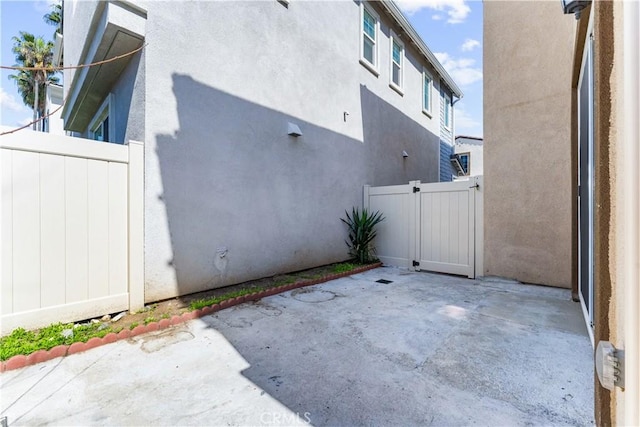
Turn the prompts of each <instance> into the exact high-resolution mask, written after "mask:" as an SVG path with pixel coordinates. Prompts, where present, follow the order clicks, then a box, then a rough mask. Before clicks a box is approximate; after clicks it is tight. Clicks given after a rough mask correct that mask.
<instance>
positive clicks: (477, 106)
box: [0, 0, 482, 136]
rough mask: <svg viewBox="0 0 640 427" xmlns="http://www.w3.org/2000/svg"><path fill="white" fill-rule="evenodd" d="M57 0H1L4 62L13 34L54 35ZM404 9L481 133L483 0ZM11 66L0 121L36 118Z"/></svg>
mask: <svg viewBox="0 0 640 427" xmlns="http://www.w3.org/2000/svg"><path fill="white" fill-rule="evenodd" d="M51 3H52V0H37V1H26V0H18V1H7V0H2V1H0V23H1V24H2V25H1V26H0V27H1V28H2V30H1V33H0V37H1V38H0V56H1V63H2V65H13V64H14V63H15V58H14V55H13V53H12V52H11V47H12V45H13V43H12V42H11V38H12V37H13V36H14V35H17V34H18V32H19V31H28V32H30V33H33V34H35V35H38V36H43V37H44V38H45V39H51V37H52V35H53V31H54V27H52V26H49V25H47V24H46V23H45V22H44V21H43V19H42V17H43V15H44V14H45V13H47V12H48V11H49V5H50V4H51ZM398 4H399V5H400V7H401V8H402V9H403V11H404V12H405V14H406V15H407V17H408V18H409V21H410V22H411V24H412V25H413V26H414V27H415V29H416V30H417V31H418V34H420V36H421V37H422V38H423V40H424V41H425V42H426V43H427V45H428V46H429V48H430V49H431V50H432V51H433V52H434V54H435V55H436V57H437V58H438V60H439V61H440V62H441V63H442V65H444V67H445V69H447V71H448V72H449V73H450V74H451V76H452V77H453V79H454V80H455V81H456V82H457V83H458V85H459V86H460V88H461V89H462V91H463V92H464V98H463V99H462V100H461V101H460V102H458V103H457V104H456V106H455V114H456V115H455V119H456V122H455V126H456V134H457V135H471V136H482V2H481V1H479V0H477V1H468V0H401V1H398ZM9 74H11V72H10V71H7V70H2V75H1V78H0V103H1V104H2V108H1V110H0V124H3V125H7V126H16V125H18V124H24V123H26V122H29V121H30V120H31V114H32V113H31V110H30V109H29V108H28V107H26V106H25V105H23V103H22V100H21V98H20V96H19V95H18V92H17V90H16V88H15V85H14V83H13V82H12V81H10V80H9V79H8V77H7V76H8V75H9Z"/></svg>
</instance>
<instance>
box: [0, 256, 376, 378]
mask: <svg viewBox="0 0 640 427" xmlns="http://www.w3.org/2000/svg"><path fill="white" fill-rule="evenodd" d="M380 266H382V263H380V262H378V263H375V264H369V265H365V266H362V267H358V268H355V269H353V270H350V271H346V272H344V273H336V274H331V275H329V276H324V277H321V278H319V279H311V280H302V281H300V282H295V283H291V284H289V285H282V286H277V287H275V288H269V289H265V290H263V291H260V292H254V293H252V294H248V295H245V296H242V297H237V298H231V299H228V300H225V301H222V302H221V303H219V304H213V305H210V306H207V307H204V308H201V309H198V310H194V311H190V312H187V313H183V314H182V315H181V316H173V317H172V318H171V319H162V320H160V321H159V322H151V323H149V324H147V325H138V326H136V327H135V328H133V330H122V331H120V332H118V333H117V334H116V333H113V332H110V333H108V334H107V335H105V336H104V337H102V338H97V337H93V338H91V339H89V341H87V342H74V343H73V344H71V345H58V346H55V347H53V348H52V349H50V350H38V351H35V352H33V353H31V354H29V355H28V356H25V355H22V354H18V355H16V356H13V357H11V358H10V359H9V360H6V361H4V362H2V363H1V364H0V372H6V371H11V370H14V369H20V368H24V367H25V366H30V365H35V364H36V363H42V362H46V361H49V360H51V359H55V358H57V357H66V356H68V355H71V354H76V353H81V352H83V351H86V350H90V349H92V348H96V347H100V346H102V345H105V344H110V343H112V342H116V341H120V340H124V339H128V338H131V337H135V336H138V335H141V334H145V333H147V332H153V331H157V330H160V329H166V328H170V327H171V326H174V325H178V324H180V323H185V322H188V321H189V320H193V319H197V318H199V317H202V316H207V315H209V314H211V313H215V312H216V311H220V310H224V309H225V308H229V307H233V306H234V305H238V304H242V303H243V302H247V301H257V300H259V299H262V298H266V297H269V296H272V295H277V294H280V293H282V292H287V291H291V290H293V289H297V288H303V287H305V286H311V285H317V284H319V283H324V282H329V281H331V280H335V279H339V278H341V277H347V276H351V275H352V274H358V273H362V272H364V271H367V270H372V269H374V268H378V267H380Z"/></svg>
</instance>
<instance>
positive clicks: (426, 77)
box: [422, 69, 433, 116]
mask: <svg viewBox="0 0 640 427" xmlns="http://www.w3.org/2000/svg"><path fill="white" fill-rule="evenodd" d="M432 88H433V77H431V74H429V72H428V71H427V70H425V69H423V70H422V112H423V113H426V114H427V115H429V116H431V98H432V91H433V89H432Z"/></svg>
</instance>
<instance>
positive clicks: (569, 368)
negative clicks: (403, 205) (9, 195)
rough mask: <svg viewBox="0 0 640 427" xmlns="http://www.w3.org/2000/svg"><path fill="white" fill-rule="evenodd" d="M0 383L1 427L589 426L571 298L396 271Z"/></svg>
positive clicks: (253, 306)
mask: <svg viewBox="0 0 640 427" xmlns="http://www.w3.org/2000/svg"><path fill="white" fill-rule="evenodd" d="M379 279H386V280H389V281H391V283H388V284H385V283H378V282H376V281H377V280H379ZM0 381H1V383H2V384H1V388H0V391H1V401H0V410H1V411H2V415H4V416H7V417H8V421H9V425H40V424H56V425H60V424H64V425H80V424H82V425H88V424H90V425H111V424H118V425H150V424H153V425H304V424H307V422H310V423H311V424H313V425H364V424H367V425H369V424H371V425H402V426H408V425H426V424H430V425H447V426H449V425H470V424H474V425H589V424H592V423H593V415H592V414H593V403H592V401H593V381H592V348H591V344H590V341H589V338H588V335H587V331H586V328H585V326H584V325H583V323H582V314H581V311H580V307H579V305H578V304H576V303H574V302H571V301H570V292H569V291H566V290H561V289H553V288H545V287H538V286H527V285H521V284H516V283H509V282H504V281H485V282H483V281H474V280H468V279H464V278H458V277H452V276H446V275H438V274H429V273H415V272H409V271H406V270H400V269H394V268H379V269H376V270H371V271H368V272H365V273H362V274H358V275H355V276H351V277H348V278H343V279H339V280H335V281H332V282H328V283H325V284H322V285H316V286H312V287H308V288H302V289H296V290H294V291H291V292H287V293H284V294H280V295H276V296H273V297H269V298H264V299H263V300H261V301H258V302H255V303H246V304H242V305H239V306H236V307H233V308H230V309H227V310H224V311H220V312H217V313H215V314H214V315H211V316H206V317H203V318H202V319H199V320H194V321H192V322H189V323H188V324H185V325H181V326H179V327H175V328H172V329H168V330H163V331H159V332H157V333H151V334H147V335H142V336H138V337H135V338H133V339H131V340H129V341H120V342H116V343H114V344H110V345H107V346H104V347H99V348H96V349H93V350H90V351H88V352H85V353H81V354H77V355H73V356H69V357H66V358H63V359H55V360H51V361H49V362H46V363H42V364H39V365H34V366H29V367H26V368H23V369H19V370H15V371H9V372H5V373H4V374H2V375H1V376H0Z"/></svg>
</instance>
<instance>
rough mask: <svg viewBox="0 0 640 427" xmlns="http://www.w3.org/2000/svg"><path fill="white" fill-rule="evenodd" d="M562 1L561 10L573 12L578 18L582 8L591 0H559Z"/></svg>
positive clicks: (567, 12)
mask: <svg viewBox="0 0 640 427" xmlns="http://www.w3.org/2000/svg"><path fill="white" fill-rule="evenodd" d="M560 1H561V2H562V11H563V12H564V13H565V14H569V13H575V14H576V19H580V13H581V12H582V9H584V8H585V7H587V6H589V5H590V4H591V0H560Z"/></svg>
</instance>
